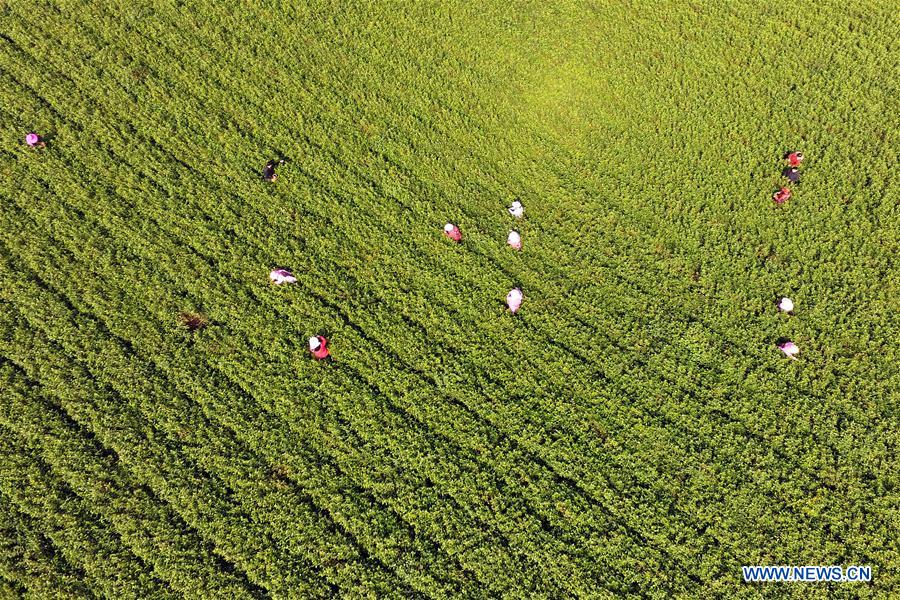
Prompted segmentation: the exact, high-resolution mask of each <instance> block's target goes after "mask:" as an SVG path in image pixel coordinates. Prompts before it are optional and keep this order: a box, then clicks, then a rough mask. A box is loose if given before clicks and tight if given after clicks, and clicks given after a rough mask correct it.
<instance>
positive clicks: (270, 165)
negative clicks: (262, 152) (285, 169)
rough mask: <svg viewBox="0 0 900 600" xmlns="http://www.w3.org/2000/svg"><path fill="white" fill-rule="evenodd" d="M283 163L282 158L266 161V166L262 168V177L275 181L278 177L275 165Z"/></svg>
mask: <svg viewBox="0 0 900 600" xmlns="http://www.w3.org/2000/svg"><path fill="white" fill-rule="evenodd" d="M283 164H284V159H283V158H282V159H278V160H276V159H274V158H273V159H272V160H270V161H269V162H267V163H266V166H265V167H264V168H263V179H265V180H266V181H275V180H276V179H278V175H277V174H276V173H275V167H278V166H281V165H283Z"/></svg>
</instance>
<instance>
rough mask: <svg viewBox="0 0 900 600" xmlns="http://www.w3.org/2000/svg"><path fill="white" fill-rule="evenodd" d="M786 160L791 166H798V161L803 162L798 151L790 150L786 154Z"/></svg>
mask: <svg viewBox="0 0 900 600" xmlns="http://www.w3.org/2000/svg"><path fill="white" fill-rule="evenodd" d="M787 161H788V164H789V165H791V166H792V167H799V166H800V163H802V162H803V155H802V154H800V153H799V152H791V153H790V154H788V156H787Z"/></svg>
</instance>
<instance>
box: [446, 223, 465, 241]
mask: <svg viewBox="0 0 900 600" xmlns="http://www.w3.org/2000/svg"><path fill="white" fill-rule="evenodd" d="M444 235H446V236H447V237H448V238H450V239H451V240H453V241H454V242H459V241H460V240H461V239H462V232H461V231H460V230H459V227H457V226H456V225H454V224H453V223H447V224H446V225H444Z"/></svg>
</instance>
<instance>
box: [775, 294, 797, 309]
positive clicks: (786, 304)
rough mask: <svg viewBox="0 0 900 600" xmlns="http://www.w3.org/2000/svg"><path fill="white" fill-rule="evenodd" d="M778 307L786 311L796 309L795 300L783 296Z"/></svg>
mask: <svg viewBox="0 0 900 600" xmlns="http://www.w3.org/2000/svg"><path fill="white" fill-rule="evenodd" d="M778 308H780V309H781V310H783V311H784V312H791V311H792V310H794V301H793V300H791V299H790V298H787V297H785V298H782V299H781V302H779V303H778Z"/></svg>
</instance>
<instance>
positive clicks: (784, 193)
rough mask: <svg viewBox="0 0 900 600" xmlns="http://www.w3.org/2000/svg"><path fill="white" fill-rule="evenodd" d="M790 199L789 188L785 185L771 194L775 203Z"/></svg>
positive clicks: (782, 202)
mask: <svg viewBox="0 0 900 600" xmlns="http://www.w3.org/2000/svg"><path fill="white" fill-rule="evenodd" d="M790 199H791V190H789V189H788V188H786V187H783V188H781V189H780V190H778V191H777V192H775V193H774V194H772V200H774V201H775V204H784V203H785V202H787V201H788V200H790Z"/></svg>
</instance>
